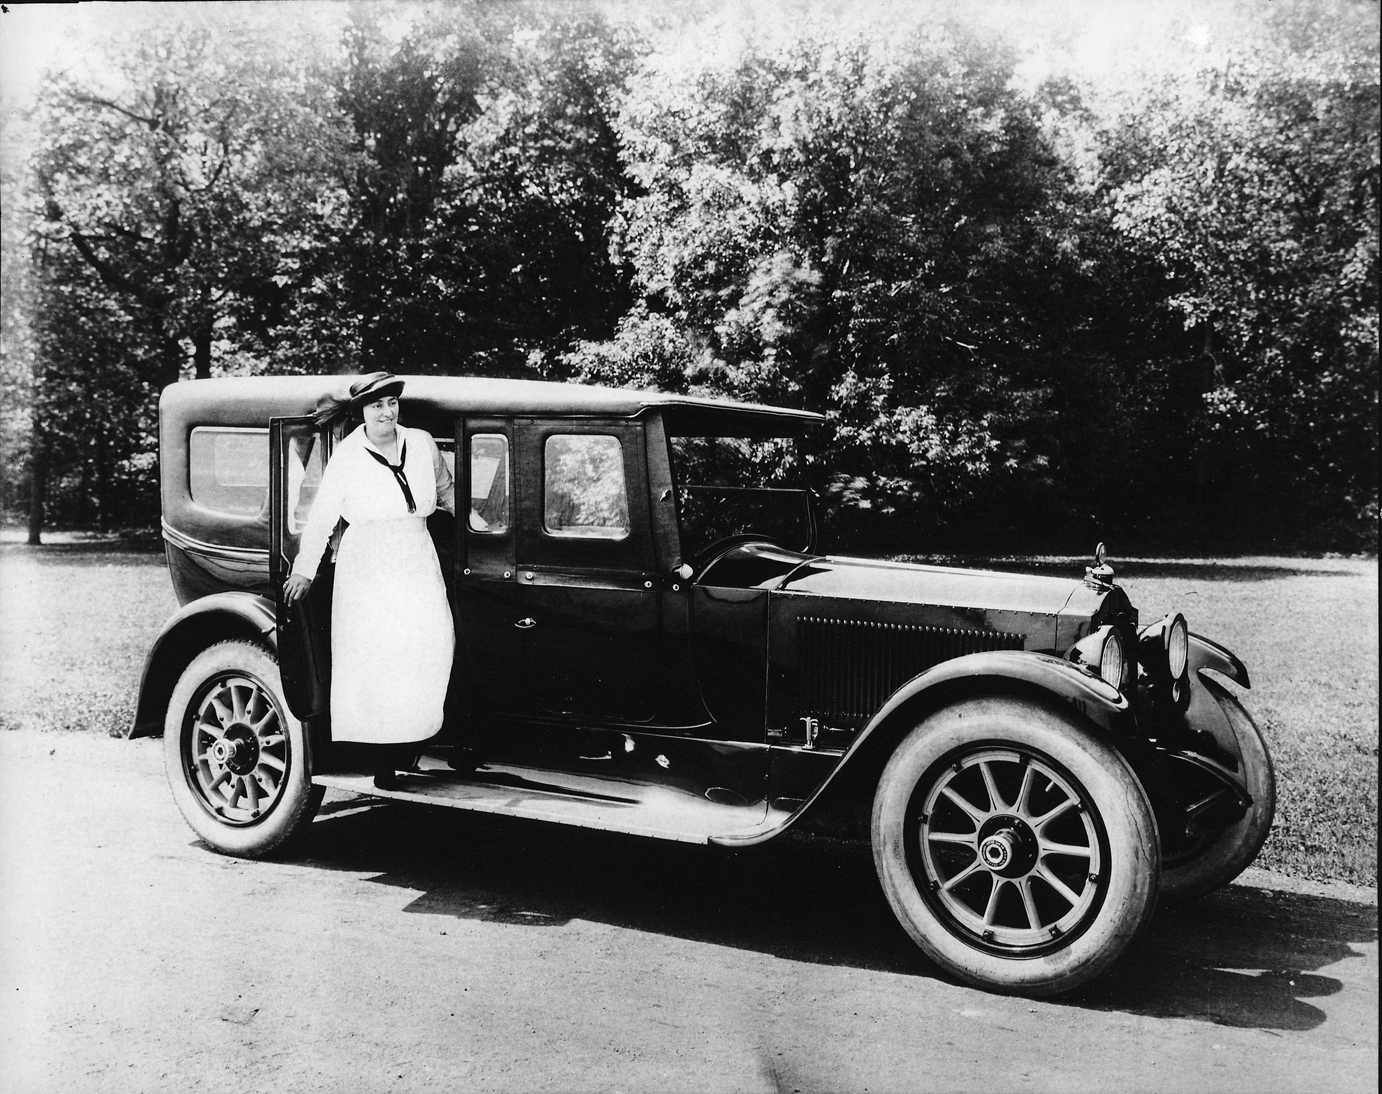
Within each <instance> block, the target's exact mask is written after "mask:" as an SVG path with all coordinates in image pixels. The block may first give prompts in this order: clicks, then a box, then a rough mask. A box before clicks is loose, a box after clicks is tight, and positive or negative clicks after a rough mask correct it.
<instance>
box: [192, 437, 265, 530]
mask: <svg viewBox="0 0 1382 1094" xmlns="http://www.w3.org/2000/svg"><path fill="white" fill-rule="evenodd" d="M187 463H188V471H189V473H190V478H191V487H192V500H193V501H194V502H196V503H197V504H198V505H204V506H206V508H208V509H214V510H216V511H217V512H221V513H233V514H235V515H237V516H255V515H257V514H259V513H262V512H263V511H264V505H265V503H266V502H267V501H268V497H269V431H268V430H267V429H237V428H232V427H228V426H216V427H211V426H198V427H197V428H196V429H194V430H192V437H191V439H190V441H189V442H188V452H187Z"/></svg>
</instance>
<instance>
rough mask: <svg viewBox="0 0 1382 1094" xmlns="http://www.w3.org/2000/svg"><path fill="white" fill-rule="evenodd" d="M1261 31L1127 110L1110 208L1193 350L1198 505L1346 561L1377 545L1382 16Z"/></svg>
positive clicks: (1220, 34) (1257, 16) (1282, 11)
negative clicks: (1340, 546)
mask: <svg viewBox="0 0 1382 1094" xmlns="http://www.w3.org/2000/svg"><path fill="white" fill-rule="evenodd" d="M1251 16H1252V18H1253V20H1254V23H1253V29H1252V30H1251V31H1248V30H1246V29H1244V28H1242V27H1233V26H1230V27H1223V26H1216V27H1210V28H1204V27H1202V28H1201V31H1200V33H1201V39H1200V43H1199V49H1198V51H1197V52H1195V53H1194V54H1193V56H1195V58H1196V60H1197V62H1198V63H1197V64H1196V65H1195V66H1194V67H1193V68H1190V69H1188V70H1185V71H1177V72H1172V73H1169V74H1165V75H1163V76H1162V77H1161V78H1160V79H1158V80H1156V81H1155V82H1153V83H1151V84H1150V85H1149V86H1141V87H1139V86H1137V85H1134V86H1133V87H1132V88H1131V89H1129V90H1128V91H1127V92H1126V93H1125V96H1124V97H1123V100H1122V101H1121V102H1118V103H1117V105H1118V107H1119V108H1120V109H1119V111H1118V113H1117V115H1116V117H1115V118H1114V119H1112V120H1111V121H1110V123H1109V124H1108V125H1107V127H1106V129H1105V131H1104V132H1103V134H1102V143H1103V159H1104V165H1105V166H1104V170H1105V185H1106V187H1107V190H1106V192H1107V196H1108V201H1109V202H1110V205H1111V208H1112V210H1113V211H1114V214H1115V225H1116V227H1117V229H1118V231H1119V232H1120V233H1121V234H1122V235H1123V236H1124V238H1125V239H1127V240H1128V242H1129V244H1130V246H1132V247H1133V248H1134V249H1135V250H1137V251H1138V252H1140V253H1141V254H1142V255H1144V256H1145V257H1146V258H1147V259H1148V260H1149V261H1150V262H1152V263H1154V264H1155V265H1156V266H1157V267H1159V269H1160V270H1161V271H1162V277H1161V285H1162V294H1161V297H1160V299H1152V300H1146V301H1144V302H1143V307H1144V308H1146V309H1148V310H1155V309H1164V310H1165V311H1166V312H1168V313H1170V315H1171V316H1174V317H1175V318H1176V319H1177V320H1179V325H1180V326H1181V327H1182V328H1183V330H1184V331H1185V332H1186V333H1187V335H1188V338H1187V339H1185V341H1188V342H1189V343H1190V346H1189V347H1187V349H1186V350H1185V351H1182V353H1183V356H1184V357H1185V358H1186V363H1185V366H1184V367H1183V369H1182V371H1183V372H1185V373H1186V374H1187V377H1188V379H1189V382H1190V384H1191V385H1192V386H1193V387H1194V388H1195V394H1196V395H1198V396H1200V405H1199V407H1198V408H1196V409H1197V413H1195V418H1196V420H1197V422H1198V423H1199V425H1200V440H1199V442H1198V443H1199V446H1200V449H1201V456H1202V461H1201V468H1202V475H1201V481H1200V483H1199V484H1198V486H1199V488H1200V493H1201V495H1202V497H1203V498H1204V499H1205V500H1206V501H1207V502H1208V503H1209V504H1211V505H1213V506H1214V507H1216V508H1220V509H1221V515H1222V516H1226V517H1228V519H1229V520H1231V521H1240V522H1241V521H1245V520H1246V521H1253V522H1254V525H1255V530H1256V531H1258V532H1260V533H1265V534H1277V535H1284V536H1287V537H1290V536H1299V535H1303V534H1304V535H1309V536H1311V537H1312V538H1314V539H1316V540H1317V541H1319V540H1322V539H1323V540H1326V541H1327V540H1329V539H1331V538H1332V539H1336V540H1338V541H1339V542H1341V543H1346V542H1348V541H1349V540H1350V539H1352V537H1354V536H1356V535H1357V529H1358V528H1359V527H1360V525H1359V524H1358V523H1356V522H1357V521H1358V520H1359V519H1360V518H1361V520H1362V526H1364V527H1365V526H1366V525H1369V524H1370V525H1371V526H1372V533H1371V534H1372V537H1373V538H1374V541H1375V535H1376V519H1377V412H1378V321H1377V316H1378V304H1379V300H1378V266H1377V254H1378V162H1379V153H1378V143H1379V122H1380V117H1379V67H1378V56H1377V51H1376V48H1375V45H1376V37H1377V33H1378V18H1377V9H1376V7H1375V6H1365V5H1359V4H1352V3H1346V2H1337V3H1329V4H1319V3H1311V4H1303V3H1297V4H1279V5H1275V6H1274V7H1272V8H1271V9H1269V10H1268V11H1266V12H1264V11H1262V10H1261V9H1259V8H1256V7H1254V8H1253V10H1252V12H1251ZM1216 37H1217V38H1220V39H1222V41H1219V40H1216ZM1225 503H1228V504H1227V506H1226V505H1225ZM1264 517H1265V518H1266V520H1265V522H1264V521H1263V518H1264ZM1322 522H1324V523H1329V524H1332V525H1333V527H1332V528H1329V529H1326V528H1321V527H1320V525H1321V523H1322ZM1350 525H1351V526H1352V529H1351V530H1350V527H1349V526H1350ZM1365 534H1366V533H1365ZM1339 537H1343V538H1342V539H1339Z"/></svg>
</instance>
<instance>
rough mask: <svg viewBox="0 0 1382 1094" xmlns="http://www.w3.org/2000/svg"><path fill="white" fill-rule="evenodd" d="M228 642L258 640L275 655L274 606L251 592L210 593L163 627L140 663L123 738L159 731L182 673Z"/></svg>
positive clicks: (187, 606)
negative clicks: (134, 699)
mask: <svg viewBox="0 0 1382 1094" xmlns="http://www.w3.org/2000/svg"><path fill="white" fill-rule="evenodd" d="M231 638H248V639H250V640H251V641H255V642H262V643H263V644H264V645H265V646H267V647H268V648H269V649H270V650H271V651H273V653H274V654H275V655H277V653H278V627H277V620H276V619H275V616H274V606H273V602H272V601H271V600H268V599H267V598H265V597H262V596H259V595H257V594H255V593H246V592H224V593H213V594H212V595H211V596H204V597H201V598H200V599H198V600H194V601H192V602H191V603H190V604H188V605H186V606H185V607H183V608H182V609H181V610H180V611H178V612H177V613H176V614H175V615H173V616H172V617H171V618H170V619H169V620H168V621H167V622H166V623H164V624H163V629H162V630H161V631H160V632H159V635H158V637H157V638H156V639H154V645H153V648H152V649H151V650H150V651H149V656H148V658H146V659H145V661H144V673H143V675H142V676H141V677H140V680H139V702H138V704H137V706H136V707H135V713H134V724H133V725H132V726H131V727H130V730H129V732H128V733H127V734H126V736H129V737H153V736H157V735H158V734H160V733H162V732H163V719H164V715H165V713H166V712H167V709H168V700H169V699H170V698H171V697H172V694H173V688H174V686H175V685H176V684H177V682H178V677H180V676H181V675H182V673H183V670H184V669H186V668H187V666H188V665H189V664H191V663H192V658H194V657H196V656H197V654H199V653H201V651H202V650H204V649H206V648H207V647H208V646H212V645H214V644H215V643H217V642H224V641H226V640H227V639H231Z"/></svg>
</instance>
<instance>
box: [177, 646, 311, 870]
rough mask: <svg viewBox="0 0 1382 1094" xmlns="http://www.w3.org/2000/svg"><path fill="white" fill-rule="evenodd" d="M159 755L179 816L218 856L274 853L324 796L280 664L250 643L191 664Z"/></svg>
mask: <svg viewBox="0 0 1382 1094" xmlns="http://www.w3.org/2000/svg"><path fill="white" fill-rule="evenodd" d="M163 759H164V766H165V768H166V769H167V773H168V784H169V786H170V787H171V788H172V791H173V800H174V801H176V802H177V806H178V809H179V810H180V811H181V812H182V815H183V818H184V819H185V820H186V821H187V823H188V824H189V825H190V826H191V828H192V830H193V831H194V832H195V833H196V834H197V835H198V836H199V837H200V838H201V839H202V841H203V842H204V843H206V844H207V845H208V846H210V847H211V848H212V849H213V850H215V851H219V852H221V853H222V854H227V855H240V856H243V857H246V858H260V857H262V856H264V855H268V854H270V853H271V852H272V851H274V850H276V849H277V848H279V847H281V846H282V845H283V844H284V843H285V842H286V841H287V840H289V839H290V838H292V837H293V836H294V835H295V834H297V833H298V832H299V831H301V830H302V829H303V828H304V827H306V825H307V824H309V823H310V822H311V820H312V817H313V815H314V814H315V813H316V810H317V806H318V805H319V804H320V803H321V799H322V794H323V793H324V791H323V790H322V789H321V788H320V787H314V786H313V785H312V781H311V773H310V772H309V771H308V770H307V747H306V741H305V736H304V732H303V727H302V724H301V723H300V722H299V721H298V720H297V719H296V718H295V717H293V713H292V711H290V710H289V709H288V704H287V702H286V701H285V700H284V698H283V685H282V683H281V682H280V679H279V674H278V661H277V660H276V659H275V658H274V656H273V654H271V653H270V652H269V651H268V650H266V649H265V648H264V647H263V646H261V645H259V644H257V643H255V642H247V641H241V640H236V641H230V642H220V643H217V644H216V645H214V646H210V647H208V648H207V649H205V650H203V651H202V652H201V653H199V654H198V655H197V656H196V657H194V658H193V659H192V662H191V664H189V665H188V666H187V668H186V670H185V671H184V672H183V674H182V676H181V677H180V678H179V680H178V683H177V686H176V687H175V688H174V689H173V694H172V697H171V699H170V700H169V702H168V712H167V715H166V718H165V721H164V728H163Z"/></svg>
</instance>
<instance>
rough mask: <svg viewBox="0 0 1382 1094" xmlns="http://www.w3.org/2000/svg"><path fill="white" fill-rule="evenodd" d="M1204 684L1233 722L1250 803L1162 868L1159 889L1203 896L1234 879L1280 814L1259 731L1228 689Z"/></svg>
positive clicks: (1170, 893)
mask: <svg viewBox="0 0 1382 1094" xmlns="http://www.w3.org/2000/svg"><path fill="white" fill-rule="evenodd" d="M1200 684H1201V686H1202V687H1204V688H1206V689H1207V690H1208V691H1209V693H1210V694H1211V695H1213V696H1214V698H1215V700H1216V701H1217V702H1218V704H1219V706H1220V708H1221V709H1222V710H1223V712H1224V714H1225V716H1226V717H1227V718H1228V720H1229V724H1230V725H1232V726H1233V730H1234V735H1235V737H1237V739H1238V751H1239V752H1240V753H1241V754H1242V760H1243V779H1244V782H1245V783H1246V785H1247V790H1248V793H1249V794H1250V795H1252V805H1250V806H1249V807H1248V811H1247V812H1246V813H1245V814H1244V815H1243V817H1242V818H1241V819H1240V820H1238V821H1237V822H1235V823H1233V824H1230V825H1229V826H1228V827H1227V828H1222V829H1219V830H1218V831H1215V832H1211V833H1206V834H1204V835H1202V836H1201V837H1200V839H1199V840H1198V841H1196V842H1195V844H1194V845H1193V846H1192V847H1191V848H1190V849H1189V850H1188V851H1182V852H1180V853H1178V854H1176V855H1175V856H1174V857H1167V858H1166V860H1165V861H1164V862H1163V864H1162V868H1161V891H1162V892H1163V893H1165V894H1166V895H1167V896H1173V897H1195V896H1200V895H1202V894H1204V893H1208V892H1211V891H1213V890H1214V889H1218V888H1221V887H1222V886H1224V885H1227V884H1228V883H1229V882H1230V881H1232V880H1233V879H1234V878H1236V877H1237V876H1238V875H1239V874H1241V873H1242V872H1243V871H1244V870H1246V869H1247V868H1248V867H1249V866H1251V865H1252V863H1253V860H1255V859H1256V858H1257V854H1258V852H1259V851H1261V850H1262V845H1263V844H1264V843H1266V842H1267V836H1268V835H1269V834H1270V833H1271V830H1272V818H1273V817H1275V816H1276V772H1275V770H1274V769H1273V767H1272V755H1271V753H1270V752H1268V751H1267V742H1266V741H1264V740H1263V739H1262V732H1261V730H1259V729H1258V728H1257V725H1256V723H1254V722H1253V720H1252V716H1251V715H1250V714H1248V712H1247V711H1246V710H1244V709H1243V704H1242V703H1240V702H1238V700H1237V699H1235V698H1234V697H1233V696H1232V695H1230V694H1229V693H1228V691H1227V690H1226V689H1225V688H1223V687H1220V686H1219V685H1218V684H1216V683H1215V682H1214V681H1213V680H1206V679H1204V678H1203V677H1201V679H1200ZM1192 823H1193V822H1192Z"/></svg>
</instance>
